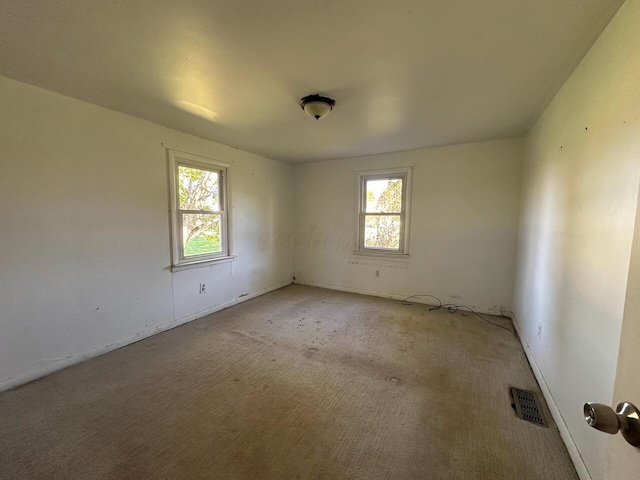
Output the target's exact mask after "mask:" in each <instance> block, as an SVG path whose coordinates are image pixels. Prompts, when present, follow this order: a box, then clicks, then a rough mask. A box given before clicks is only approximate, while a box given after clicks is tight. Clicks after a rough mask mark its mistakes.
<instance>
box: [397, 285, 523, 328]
mask: <svg viewBox="0 0 640 480" xmlns="http://www.w3.org/2000/svg"><path fill="white" fill-rule="evenodd" d="M415 297H429V298H433V299H435V300H437V301H438V305H431V307H430V308H429V311H430V312H431V311H433V310H439V309H440V308H443V307H444V308H446V309H447V311H448V312H449V313H456V312H457V311H458V310H460V309H461V308H463V309H467V310H468V311H469V312H471V313H473V314H474V315H475V316H476V317H478V318H479V319H480V320H482V321H483V322H486V323H488V324H489V325H493V326H494V327H498V328H501V329H503V330H506V331H507V332H509V333H510V334H511V335H514V336H516V337H517V336H518V335H517V334H516V333H515V332H514V331H513V330H511V329H510V328H507V327H503V326H502V325H498V324H497V323H494V322H492V321H491V320H487V319H486V318H484V317H483V316H482V315H480V314H479V313H478V312H476V311H475V310H474V309H473V308H471V307H469V306H467V305H456V304H455V303H445V304H443V303H442V300H440V299H439V298H438V297H436V296H434V295H427V294H425V293H419V294H417V295H410V296H408V297H407V298H405V299H403V300H401V301H400V303H402V304H403V305H413V304H412V303H411V302H409V299H411V298H415Z"/></svg>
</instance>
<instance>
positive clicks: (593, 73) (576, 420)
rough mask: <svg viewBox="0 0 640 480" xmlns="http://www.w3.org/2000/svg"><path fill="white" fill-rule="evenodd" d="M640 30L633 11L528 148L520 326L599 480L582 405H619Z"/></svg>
mask: <svg viewBox="0 0 640 480" xmlns="http://www.w3.org/2000/svg"><path fill="white" fill-rule="evenodd" d="M638 25H640V1H639V0H629V1H627V2H626V4H625V5H624V6H623V7H622V8H621V10H620V11H619V13H618V14H617V16H616V17H615V18H614V19H613V21H612V22H611V24H610V25H609V26H608V27H607V29H606V30H605V31H604V32H603V34H602V35H601V37H600V38H599V40H598V41H597V42H596V43H595V44H594V46H593V47H592V49H591V50H590V52H589V53H588V54H587V56H586V57H585V58H584V59H583V61H582V62H581V64H580V65H579V66H578V68H577V69H576V70H575V72H574V73H573V75H572V76H571V77H570V79H569V80H568V81H567V83H566V84H565V85H564V87H563V88H562V90H561V91H560V92H559V93H558V95H557V96H556V97H555V99H554V100H553V102H552V103H551V104H550V105H549V106H548V108H547V109H546V111H545V112H544V114H543V115H542V116H541V118H540V119H539V120H538V122H537V123H536V125H535V126H534V128H533V129H532V130H531V132H530V133H529V135H528V136H527V139H526V144H525V167H524V171H523V172H524V173H523V177H524V181H523V196H522V211H521V227H520V236H519V250H518V259H517V265H518V271H517V276H516V291H515V314H516V319H517V322H518V324H519V327H520V330H521V332H522V335H523V337H524V340H525V341H526V342H527V343H528V344H529V347H530V349H531V354H532V356H533V358H534V359H535V363H537V366H538V367H539V369H540V371H541V372H542V375H543V376H544V379H545V381H546V384H547V386H548V388H549V390H550V392H551V395H552V396H553V400H554V401H555V403H556V405H557V407H558V409H559V411H560V413H561V415H562V417H563V419H564V421H565V422H566V425H567V427H568V431H569V434H570V436H571V437H572V438H573V441H575V444H576V446H577V448H578V450H579V452H580V455H581V456H582V459H584V462H585V463H586V466H587V468H588V470H589V472H590V473H591V476H592V477H593V478H594V479H603V478H605V476H604V474H603V465H604V463H605V462H604V455H605V453H606V448H605V446H606V442H607V438H606V435H602V434H597V433H595V432H594V431H593V430H591V429H590V428H589V427H588V426H587V424H586V423H585V421H584V418H583V417H582V405H583V403H584V402H586V401H596V402H603V403H610V402H612V397H613V388H614V380H615V375H616V364H617V360H618V346H619V343H620V330H621V325H622V317H623V308H624V303H625V291H626V283H627V273H628V269H629V258H630V250H631V242H632V237H633V227H634V219H635V214H636V198H637V194H638V180H639V173H640V162H639V160H640V116H639V112H640V89H639V88H638V85H640V62H639V61H638V52H639V51H640V29H639V28H638ZM576 460H577V461H578V462H579V461H580V460H579V458H576Z"/></svg>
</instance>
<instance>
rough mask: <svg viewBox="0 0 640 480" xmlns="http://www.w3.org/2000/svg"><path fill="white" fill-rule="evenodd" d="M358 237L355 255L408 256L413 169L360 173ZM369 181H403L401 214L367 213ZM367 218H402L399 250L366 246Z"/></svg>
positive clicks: (358, 174)
mask: <svg viewBox="0 0 640 480" xmlns="http://www.w3.org/2000/svg"><path fill="white" fill-rule="evenodd" d="M357 176H358V235H357V245H356V251H355V253H362V252H365V253H379V254H390V255H408V250H409V248H408V237H407V235H408V221H407V220H408V210H409V205H408V196H409V192H410V181H411V168H410V167H408V168H401V169H392V170H389V171H386V172H385V171H381V172H372V173H370V174H367V173H366V172H358V173H357ZM369 180H402V198H401V203H400V212H371V211H367V182H368V181H369ZM367 216H396V217H398V216H399V217H400V238H399V242H398V248H385V247H367V246H365V227H366V226H365V218H366V217H367Z"/></svg>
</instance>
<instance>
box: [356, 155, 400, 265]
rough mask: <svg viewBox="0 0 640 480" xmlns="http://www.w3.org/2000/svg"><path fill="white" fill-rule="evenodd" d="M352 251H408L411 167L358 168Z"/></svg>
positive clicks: (385, 252) (388, 252)
mask: <svg viewBox="0 0 640 480" xmlns="http://www.w3.org/2000/svg"><path fill="white" fill-rule="evenodd" d="M357 177H358V246H357V248H356V252H355V253H369V254H377V255H385V254H388V255H408V254H409V245H408V236H409V200H410V188H411V168H410V167H408V168H396V169H391V170H380V171H372V172H358V173H357Z"/></svg>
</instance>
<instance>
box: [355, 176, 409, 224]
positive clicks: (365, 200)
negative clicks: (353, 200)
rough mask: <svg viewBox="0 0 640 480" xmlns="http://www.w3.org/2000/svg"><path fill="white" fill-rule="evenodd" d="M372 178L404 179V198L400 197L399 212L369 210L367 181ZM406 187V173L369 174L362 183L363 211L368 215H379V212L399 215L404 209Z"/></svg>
mask: <svg viewBox="0 0 640 480" xmlns="http://www.w3.org/2000/svg"><path fill="white" fill-rule="evenodd" d="M371 180H402V198H401V199H400V211H399V212H372V211H369V210H367V183H368V182H369V181H371ZM405 188H406V177H405V176H404V175H396V176H393V175H383V176H378V175H373V176H367V177H364V178H363V184H362V211H363V212H364V213H366V214H367V215H378V214H389V215H399V214H401V213H402V212H403V211H404V197H405Z"/></svg>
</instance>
